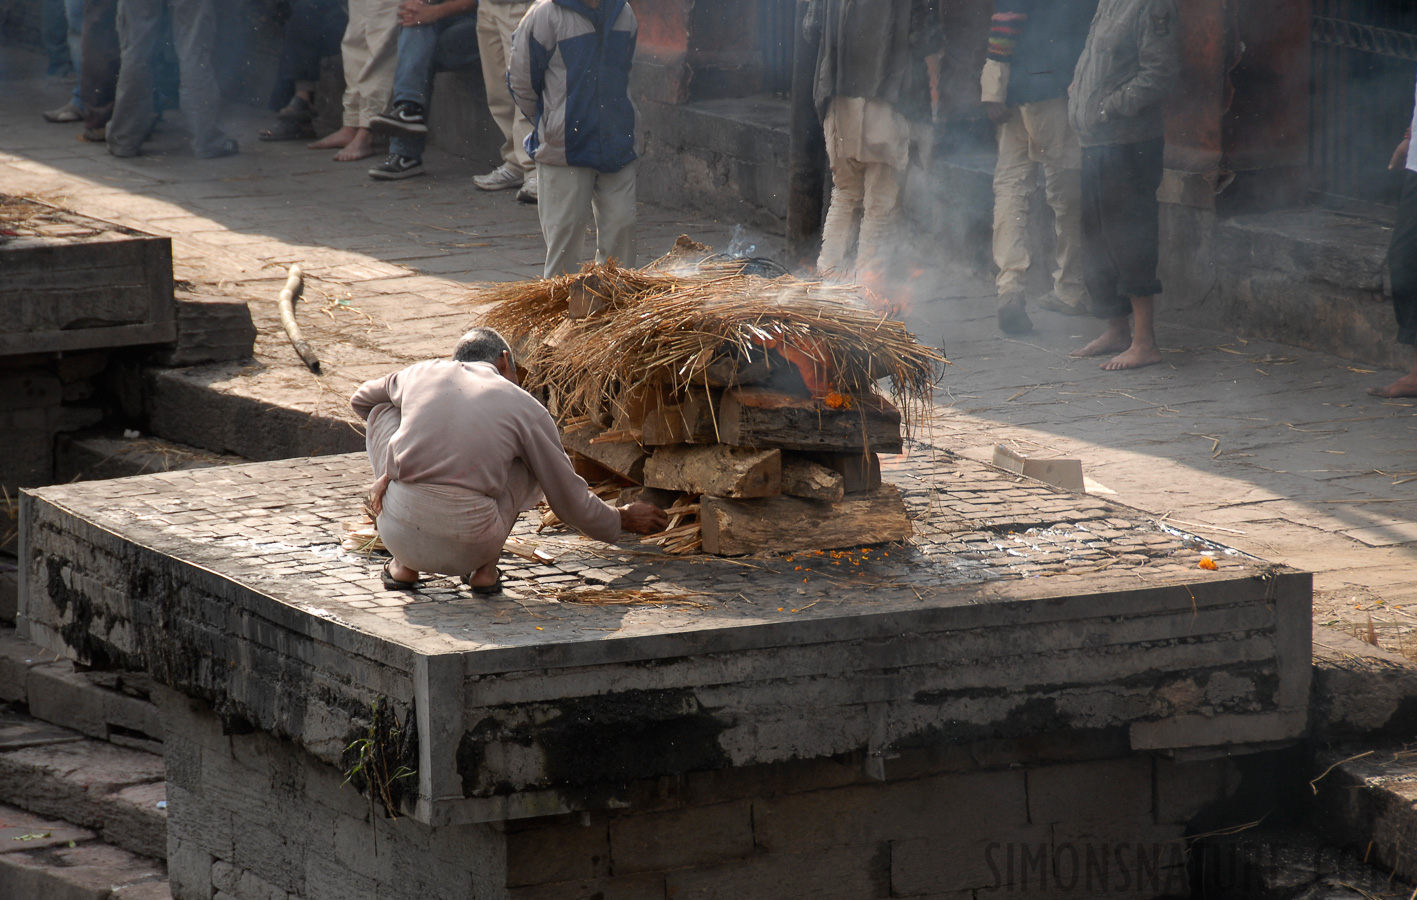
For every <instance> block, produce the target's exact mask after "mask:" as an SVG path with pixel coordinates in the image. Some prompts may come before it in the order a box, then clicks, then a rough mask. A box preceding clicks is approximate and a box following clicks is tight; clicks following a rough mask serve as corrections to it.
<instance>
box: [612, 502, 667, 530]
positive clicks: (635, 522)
mask: <svg viewBox="0 0 1417 900" xmlns="http://www.w3.org/2000/svg"><path fill="white" fill-rule="evenodd" d="M619 512H620V527H621V528H622V529H624V530H625V531H630V532H633V533H635V534H655V533H656V532H660V531H663V530H664V529H665V528H666V527H667V526H668V525H669V517H668V516H667V515H665V514H664V510H662V509H660V508H659V507H658V506H655V505H654V504H653V503H645V502H644V501H640V502H638V503H631V504H630V505H629V506H621V507H619Z"/></svg>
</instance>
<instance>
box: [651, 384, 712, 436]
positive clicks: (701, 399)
mask: <svg viewBox="0 0 1417 900" xmlns="http://www.w3.org/2000/svg"><path fill="white" fill-rule="evenodd" d="M718 401H719V394H718V392H717V391H713V392H705V391H702V390H694V391H690V392H688V395H687V396H686V397H684V398H683V399H681V400H680V401H679V402H678V403H670V404H665V405H662V406H658V407H653V408H647V409H646V412H645V416H644V419H643V421H642V423H641V428H640V434H641V437H640V442H641V443H643V444H644V445H645V446H646V447H663V446H666V445H669V444H716V443H718V429H717V428H716V427H715V425H714V408H715V406H717V404H718Z"/></svg>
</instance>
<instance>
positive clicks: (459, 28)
mask: <svg viewBox="0 0 1417 900" xmlns="http://www.w3.org/2000/svg"><path fill="white" fill-rule="evenodd" d="M488 5H489V6H490V5H491V4H488ZM438 24H439V25H440V26H441V28H440V29H439V31H438V50H437V52H436V53H435V54H434V56H433V71H435V72H455V71H457V70H458V69H467V68H470V67H472V66H476V65H479V63H480V62H481V55H480V54H479V52H478V49H477V14H476V13H472V12H466V13H462V14H461V15H457V16H453V17H451V18H448V19H440V20H439V22H438ZM430 96H431V95H430Z"/></svg>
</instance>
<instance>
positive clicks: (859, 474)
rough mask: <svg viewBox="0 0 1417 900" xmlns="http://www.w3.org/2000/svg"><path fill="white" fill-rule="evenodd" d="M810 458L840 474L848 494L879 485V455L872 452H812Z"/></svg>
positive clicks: (873, 488) (872, 488) (869, 489)
mask: <svg viewBox="0 0 1417 900" xmlns="http://www.w3.org/2000/svg"><path fill="white" fill-rule="evenodd" d="M811 458H812V459H813V460H815V461H817V462H819V463H821V464H822V465H824V466H826V467H827V468H828V469H831V470H832V471H833V472H836V473H837V474H839V475H841V477H842V482H843V483H842V487H843V489H844V490H845V491H846V492H847V493H848V494H858V493H861V492H862V491H874V490H875V489H876V488H878V487H880V486H881V457H880V456H879V455H878V454H876V453H874V452H867V453H861V452H859V451H858V452H855V453H813V454H811Z"/></svg>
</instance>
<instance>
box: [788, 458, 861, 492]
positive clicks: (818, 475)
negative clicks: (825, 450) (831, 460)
mask: <svg viewBox="0 0 1417 900" xmlns="http://www.w3.org/2000/svg"><path fill="white" fill-rule="evenodd" d="M782 492H783V493H784V494H788V495H791V496H793V497H802V498H804V499H807V500H826V501H828V502H831V503H835V502H836V501H837V500H840V499H841V498H842V497H844V496H845V495H846V480H845V479H844V478H842V477H841V473H840V472H834V471H832V470H831V469H828V468H827V467H826V466H824V465H822V464H821V463H817V462H813V461H812V460H810V459H807V458H805V457H801V456H794V455H792V454H788V453H784V454H783V456H782Z"/></svg>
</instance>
